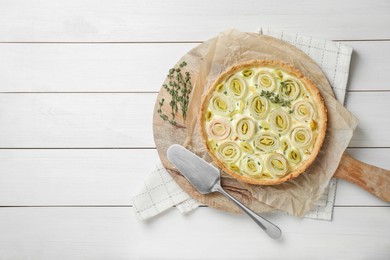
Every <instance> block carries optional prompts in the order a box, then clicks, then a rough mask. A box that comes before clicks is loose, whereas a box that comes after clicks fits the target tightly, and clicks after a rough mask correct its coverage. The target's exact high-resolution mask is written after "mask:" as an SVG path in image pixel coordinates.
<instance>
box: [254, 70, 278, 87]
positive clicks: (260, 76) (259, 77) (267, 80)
mask: <svg viewBox="0 0 390 260" xmlns="http://www.w3.org/2000/svg"><path fill="white" fill-rule="evenodd" d="M255 84H256V85H257V86H259V88H260V89H262V90H266V91H274V90H275V88H276V80H275V78H274V76H273V75H272V74H271V73H270V72H268V71H265V70H264V71H259V72H258V73H257V74H256V76H255Z"/></svg>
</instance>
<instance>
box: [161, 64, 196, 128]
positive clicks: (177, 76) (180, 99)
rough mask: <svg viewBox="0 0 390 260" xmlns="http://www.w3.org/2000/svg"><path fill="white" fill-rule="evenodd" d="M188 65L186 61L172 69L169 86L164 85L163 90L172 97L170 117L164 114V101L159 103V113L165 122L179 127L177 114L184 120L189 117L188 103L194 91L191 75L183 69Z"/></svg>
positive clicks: (169, 75)
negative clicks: (176, 119)
mask: <svg viewBox="0 0 390 260" xmlns="http://www.w3.org/2000/svg"><path fill="white" fill-rule="evenodd" d="M186 65H187V63H186V62H185V61H183V62H182V63H180V64H179V67H177V68H172V69H170V70H169V72H168V75H167V77H168V80H169V81H168V84H163V88H164V89H165V90H166V91H167V92H168V93H169V95H170V96H171V101H170V102H169V106H170V107H171V112H170V117H171V118H169V117H168V116H167V115H166V114H164V113H163V111H162V107H163V105H164V99H161V101H159V107H158V109H157V113H158V114H159V115H160V117H161V118H162V119H163V120H164V121H168V122H169V123H170V124H172V125H177V123H176V121H175V118H176V115H177V113H178V112H179V108H180V112H181V115H182V117H183V119H184V120H186V117H187V110H188V103H189V99H190V93H191V91H192V84H191V75H190V73H189V72H188V71H186V72H184V75H183V68H184V67H185V66H186Z"/></svg>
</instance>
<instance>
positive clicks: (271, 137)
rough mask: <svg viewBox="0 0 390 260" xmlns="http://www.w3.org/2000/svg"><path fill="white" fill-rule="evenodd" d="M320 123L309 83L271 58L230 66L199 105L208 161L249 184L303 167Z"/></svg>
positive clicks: (315, 147)
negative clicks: (210, 159) (209, 157)
mask: <svg viewBox="0 0 390 260" xmlns="http://www.w3.org/2000/svg"><path fill="white" fill-rule="evenodd" d="M326 125H327V114H326V107H325V104H324V101H323V99H322V97H321V95H320V93H319V91H318V89H317V87H316V86H315V85H314V83H313V82H312V81H311V80H310V79H308V78H307V77H305V76H304V75H303V74H302V73H301V72H300V71H299V70H297V69H296V68H294V67H292V66H291V65H288V64H286V63H282V62H279V61H274V60H253V61H248V62H245V63H240V64H237V65H235V66H233V67H232V68H230V69H229V70H228V71H226V72H224V73H222V74H221V75H220V76H219V77H218V79H217V80H216V81H215V82H214V83H213V84H212V86H211V87H210V89H209V91H208V92H207V94H206V95H205V96H204V98H203V100H202V105H201V113H200V131H201V134H202V139H203V141H204V143H205V145H206V147H207V150H208V152H209V154H210V156H211V157H212V159H213V161H214V163H215V164H217V165H218V166H219V167H220V168H222V169H223V170H224V171H225V172H226V173H228V174H230V175H231V176H233V177H234V178H236V179H238V180H240V181H243V182H247V183H252V184H262V185H272V184H279V183H282V182H285V181H287V180H289V179H292V178H295V177H297V176H298V175H299V174H301V173H302V172H304V171H305V169H307V167H309V165H310V164H311V163H312V162H313V161H314V159H315V158H316V156H317V154H318V152H319V150H320V148H321V145H322V143H323V141H324V138H325V132H326Z"/></svg>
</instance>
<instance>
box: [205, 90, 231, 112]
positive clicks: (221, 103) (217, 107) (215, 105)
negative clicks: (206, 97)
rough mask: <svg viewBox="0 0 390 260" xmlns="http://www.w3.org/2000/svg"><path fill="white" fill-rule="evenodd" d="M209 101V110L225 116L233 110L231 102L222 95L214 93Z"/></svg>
mask: <svg viewBox="0 0 390 260" xmlns="http://www.w3.org/2000/svg"><path fill="white" fill-rule="evenodd" d="M210 103H211V106H210V109H211V111H212V112H214V113H215V114H218V115H224V116H226V115H228V114H229V113H230V112H232V110H233V108H232V102H231V101H230V100H229V99H228V98H227V97H226V96H224V95H220V94H215V95H214V96H213V97H212V98H211V101H210Z"/></svg>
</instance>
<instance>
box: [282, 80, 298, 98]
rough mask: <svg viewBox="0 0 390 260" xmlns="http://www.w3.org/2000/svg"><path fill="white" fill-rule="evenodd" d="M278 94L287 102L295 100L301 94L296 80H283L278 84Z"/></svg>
mask: <svg viewBox="0 0 390 260" xmlns="http://www.w3.org/2000/svg"><path fill="white" fill-rule="evenodd" d="M280 93H281V94H282V96H283V97H285V98H288V99H289V100H296V99H297V98H298V96H299V94H301V88H300V86H299V83H298V82H297V81H296V80H294V79H285V80H284V81H283V82H281V83H280Z"/></svg>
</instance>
